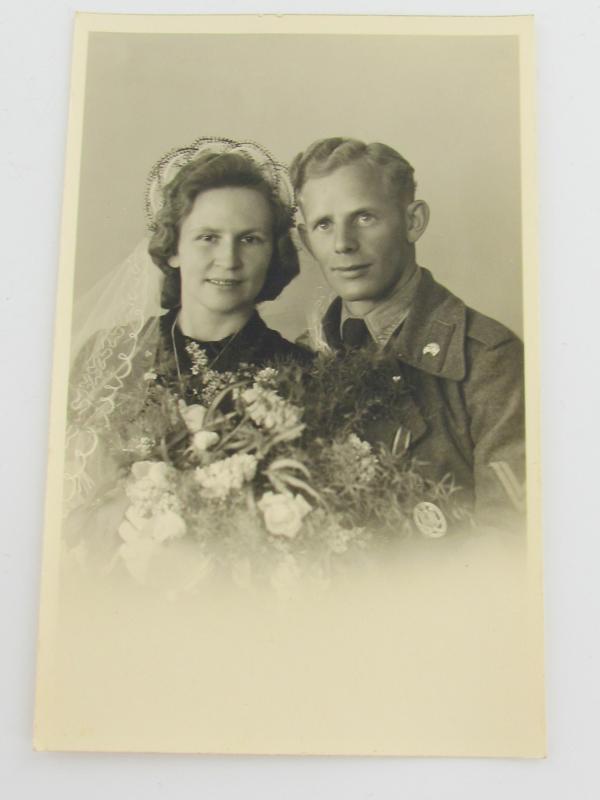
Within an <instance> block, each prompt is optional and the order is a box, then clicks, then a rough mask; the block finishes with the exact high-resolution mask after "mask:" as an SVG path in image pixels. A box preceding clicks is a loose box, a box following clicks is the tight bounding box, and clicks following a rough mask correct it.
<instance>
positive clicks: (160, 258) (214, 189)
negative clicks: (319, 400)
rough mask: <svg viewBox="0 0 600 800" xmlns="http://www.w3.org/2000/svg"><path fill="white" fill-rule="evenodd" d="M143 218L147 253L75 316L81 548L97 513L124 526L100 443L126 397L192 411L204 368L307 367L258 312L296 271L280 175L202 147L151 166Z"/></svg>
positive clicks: (265, 157)
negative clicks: (192, 382)
mask: <svg viewBox="0 0 600 800" xmlns="http://www.w3.org/2000/svg"><path fill="white" fill-rule="evenodd" d="M146 211H147V215H148V218H149V226H150V230H151V235H150V239H149V242H148V241H146V242H144V243H142V244H141V245H139V246H138V247H137V248H136V250H135V251H134V253H133V254H132V255H131V256H130V257H129V258H128V259H127V261H126V262H125V264H123V265H121V266H120V267H119V268H118V269H117V270H116V271H115V272H114V273H113V274H111V275H109V276H107V277H106V278H105V279H104V281H103V282H101V285H100V286H99V287H97V288H96V289H95V290H94V291H93V292H92V295H91V297H88V298H85V299H84V300H83V301H82V302H81V303H79V304H78V306H77V307H76V309H75V311H76V314H78V319H79V322H77V317H76V322H75V326H74V334H73V343H74V344H73V349H74V351H75V354H74V359H73V367H72V370H71V377H70V397H69V409H68V432H67V465H66V494H65V500H66V507H67V511H68V512H69V513H70V519H71V524H69V525H68V528H69V529H70V530H71V531H75V532H76V537H75V538H76V539H78V540H80V541H81V540H82V539H83V538H86V537H87V533H88V532H87V531H86V530H84V529H83V528H85V527H86V526H87V527H89V525H90V519H89V513H88V512H89V509H90V508H94V509H95V517H96V522H95V523H94V525H93V527H94V528H96V527H98V524H97V523H98V520H99V519H100V518H102V520H103V521H102V523H101V525H100V527H104V528H105V527H106V526H107V524H108V525H109V527H111V528H112V529H113V530H116V528H117V527H118V519H119V515H122V512H123V508H124V502H125V501H124V497H123V492H122V490H120V489H119V487H118V470H115V466H116V465H115V464H114V463H113V462H114V458H111V457H109V456H108V455H107V453H106V452H105V450H106V448H105V447H104V446H103V437H104V436H105V435H106V434H107V432H109V431H110V429H111V425H113V424H114V417H113V415H114V412H115V409H118V408H119V407H120V402H121V400H122V398H123V397H128V396H131V395H132V393H134V392H135V393H136V394H137V395H138V396H139V398H140V407H141V405H142V404H143V391H142V392H140V388H139V387H140V386H142V387H143V386H144V382H145V381H146V380H147V377H148V376H151V377H152V378H154V379H156V380H158V381H162V382H163V383H164V384H165V385H169V386H171V387H173V389H174V391H175V393H176V394H178V395H179V397H180V399H181V400H182V401H184V402H185V401H187V402H191V400H193V397H190V395H189V392H190V390H189V384H188V382H187V378H189V376H190V375H194V374H197V373H198V370H199V369H200V368H205V369H209V370H214V371H217V372H227V371H231V370H236V369H237V368H239V367H240V366H243V367H256V368H262V367H264V366H266V365H268V364H269V363H271V362H273V361H274V360H279V359H288V360H296V361H298V362H300V363H306V362H307V361H308V360H309V359H310V356H309V354H308V353H307V351H305V350H304V349H303V348H300V347H298V346H297V345H294V344H292V343H291V342H288V341H287V340H286V339H284V338H283V337H282V336H281V335H280V334H279V333H277V332H276V331H273V330H271V329H269V328H268V327H267V325H266V324H265V323H264V321H263V320H262V318H261V316H260V315H259V313H258V312H257V310H256V305H257V303H261V302H262V301H264V300H273V299H275V298H276V297H277V296H278V295H279V294H280V292H281V291H282V290H283V289H284V288H285V287H286V286H287V284H288V283H289V282H290V281H291V280H292V279H293V278H294V277H295V276H296V275H297V274H298V272H299V265H298V255H297V251H296V248H295V247H294V244H293V242H292V239H291V236H290V230H291V228H292V225H293V192H292V189H291V186H290V183H289V180H288V177H287V172H286V170H285V168H284V167H282V166H281V165H279V164H278V163H277V162H275V161H274V160H273V159H272V158H271V156H270V155H269V154H268V153H267V152H266V151H264V150H263V149H262V148H260V147H259V146H257V145H255V144H253V143H248V142H235V141H232V140H224V139H207V138H203V139H199V140H197V141H196V142H195V143H194V144H193V145H191V146H190V147H186V148H182V149H179V150H176V151H172V152H170V153H168V154H167V155H166V156H165V157H164V158H162V159H161V160H160V161H159V162H158V163H157V164H156V165H155V167H154V168H153V170H152V172H151V173H150V176H149V180H148V187H147V194H146ZM152 262H153V263H152ZM157 268H158V269H157ZM140 455H143V454H140ZM76 509H80V511H83V512H84V513H83V516H82V514H81V513H79V512H76V511H75V510H76ZM114 523H116V524H114Z"/></svg>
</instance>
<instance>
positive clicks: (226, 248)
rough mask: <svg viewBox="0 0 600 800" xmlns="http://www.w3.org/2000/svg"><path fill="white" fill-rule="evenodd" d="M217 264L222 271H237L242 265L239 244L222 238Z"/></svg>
mask: <svg viewBox="0 0 600 800" xmlns="http://www.w3.org/2000/svg"><path fill="white" fill-rule="evenodd" d="M217 264H218V265H219V266H220V267H221V268H222V269H239V267H241V265H242V262H241V258H240V245H239V242H237V241H236V240H235V239H233V238H231V239H229V238H225V237H223V239H221V241H220V243H219V250H218V253H217Z"/></svg>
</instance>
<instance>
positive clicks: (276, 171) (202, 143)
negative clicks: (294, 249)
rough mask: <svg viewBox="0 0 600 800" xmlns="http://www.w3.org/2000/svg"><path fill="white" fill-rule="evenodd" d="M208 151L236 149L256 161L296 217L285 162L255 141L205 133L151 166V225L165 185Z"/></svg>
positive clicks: (148, 193) (148, 186)
mask: <svg viewBox="0 0 600 800" xmlns="http://www.w3.org/2000/svg"><path fill="white" fill-rule="evenodd" d="M207 152H210V153H217V154H219V155H221V154H223V153H231V152H235V153H238V154H239V155H242V156H243V157H244V158H246V159H248V161H251V162H252V163H253V164H255V165H256V166H257V167H258V169H259V170H260V172H261V173H262V175H263V177H264V179H265V180H266V181H267V183H268V184H269V185H270V186H271V188H272V190H273V193H274V194H275V196H276V197H277V198H278V199H279V201H280V202H281V203H283V205H284V206H285V208H286V209H288V211H289V213H290V217H291V218H293V214H294V211H295V203H294V189H293V187H292V182H291V180H290V177H289V173H288V170H287V168H286V167H285V166H284V165H283V164H280V163H279V162H278V161H276V160H275V159H274V158H273V156H272V155H271V154H270V153H269V151H268V150H266V149H265V148H264V147H261V146H260V145H259V144H256V142H250V141H243V142H237V141H235V139H224V138H221V137H215V136H202V137H200V138H199V139H196V141H195V142H193V143H192V144H191V145H189V146H187V147H179V148H177V149H175V150H170V151H169V152H168V153H166V154H165V155H164V156H163V157H162V158H161V159H160V160H159V161H157V162H156V164H155V165H154V166H153V167H152V170H151V171H150V174H149V175H148V179H147V182H146V198H145V210H146V217H147V219H148V224H149V226H150V227H153V225H154V224H155V221H156V218H157V215H158V213H159V211H160V210H161V208H162V206H163V203H164V196H163V189H164V187H165V186H167V184H169V183H170V182H171V181H172V180H173V178H174V177H175V175H177V173H178V172H179V170H180V169H181V168H182V167H184V166H185V165H186V164H189V163H190V162H191V161H194V160H195V159H197V158H198V157H199V156H200V155H202V154H203V153H207Z"/></svg>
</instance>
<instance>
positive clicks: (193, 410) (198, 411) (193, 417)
mask: <svg viewBox="0 0 600 800" xmlns="http://www.w3.org/2000/svg"><path fill="white" fill-rule="evenodd" d="M179 411H180V413H181V416H182V417H183V421H184V422H185V424H186V426H187V429H188V430H189V432H190V433H198V431H201V430H202V428H203V426H204V418H205V417H206V412H207V411H208V409H207V408H205V407H204V406H202V405H200V404H199V403H196V404H194V405H191V406H188V405H186V404H185V403H184V402H183V401H182V402H181V404H180V406H179Z"/></svg>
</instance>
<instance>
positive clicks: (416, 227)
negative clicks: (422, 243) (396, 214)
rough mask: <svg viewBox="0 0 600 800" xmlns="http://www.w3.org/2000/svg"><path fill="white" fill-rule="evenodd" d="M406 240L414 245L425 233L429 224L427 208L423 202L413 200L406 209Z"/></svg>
mask: <svg viewBox="0 0 600 800" xmlns="http://www.w3.org/2000/svg"><path fill="white" fill-rule="evenodd" d="M405 214H406V238H407V239H408V241H409V242H410V244H414V243H415V242H416V241H417V240H418V239H420V238H421V236H422V235H423V234H424V233H425V228H426V227H427V224H428V222H429V206H428V205H427V203H426V202H425V201H424V200H415V201H414V202H412V203H410V204H409V205H408V206H407V207H406V211H405Z"/></svg>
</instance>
